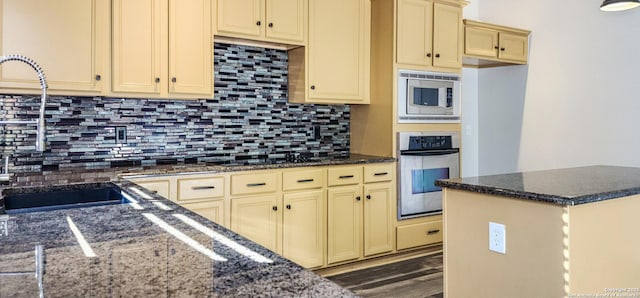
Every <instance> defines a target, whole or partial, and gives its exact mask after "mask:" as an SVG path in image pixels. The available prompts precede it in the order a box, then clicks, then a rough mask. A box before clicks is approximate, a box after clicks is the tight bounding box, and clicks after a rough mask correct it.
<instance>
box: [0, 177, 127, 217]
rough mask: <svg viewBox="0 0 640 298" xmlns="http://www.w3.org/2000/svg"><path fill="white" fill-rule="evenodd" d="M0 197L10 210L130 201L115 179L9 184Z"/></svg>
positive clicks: (10, 212) (45, 209)
mask: <svg viewBox="0 0 640 298" xmlns="http://www.w3.org/2000/svg"><path fill="white" fill-rule="evenodd" d="M1 197H2V201H4V211H5V213H7V214H16V213H27V212H40V211H49V210H59V209H70V208H83V207H93V206H101V205H114V204H125V203H129V201H128V200H127V199H125V198H124V197H123V196H122V194H121V190H120V188H118V187H117V186H115V185H114V184H112V183H91V184H78V185H65V186H52V187H46V188H9V189H5V190H3V191H2V196H1ZM0 210H1V208H0Z"/></svg>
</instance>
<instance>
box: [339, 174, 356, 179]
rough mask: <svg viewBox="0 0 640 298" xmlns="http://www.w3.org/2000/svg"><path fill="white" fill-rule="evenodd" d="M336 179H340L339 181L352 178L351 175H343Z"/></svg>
mask: <svg viewBox="0 0 640 298" xmlns="http://www.w3.org/2000/svg"><path fill="white" fill-rule="evenodd" d="M338 178H340V179H350V178H353V175H343V176H340V177H338Z"/></svg>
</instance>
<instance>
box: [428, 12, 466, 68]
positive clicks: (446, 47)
mask: <svg viewBox="0 0 640 298" xmlns="http://www.w3.org/2000/svg"><path fill="white" fill-rule="evenodd" d="M462 34H463V24H462V7H460V6H452V5H449V4H443V3H439V2H435V3H434V4H433V53H434V55H433V66H435V67H444V68H461V67H462Z"/></svg>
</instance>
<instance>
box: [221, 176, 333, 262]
mask: <svg viewBox="0 0 640 298" xmlns="http://www.w3.org/2000/svg"><path fill="white" fill-rule="evenodd" d="M322 173H323V171H322V170H320V171H318V170H287V171H285V172H284V174H283V173H282V172H281V171H257V172H254V173H251V174H234V175H232V176H231V193H232V195H233V194H238V193H240V194H245V195H247V196H243V197H232V198H231V229H232V230H233V231H234V232H237V233H238V234H240V235H243V236H245V237H247V238H249V239H251V240H253V241H255V242H256V243H258V244H260V245H262V246H264V247H266V248H268V249H271V250H273V251H275V252H277V253H279V254H281V255H283V256H284V257H286V258H288V259H290V260H292V261H294V262H296V263H298V264H300V265H301V266H304V267H306V268H313V267H320V266H322V265H323V264H324V243H325V242H324V237H325V236H324V233H325V228H324V227H325V222H326V220H325V218H326V215H325V211H324V210H325V208H324V204H325V203H324V202H325V197H326V194H325V191H324V189H323V188H322V181H323V179H322V178H323V176H322ZM281 176H283V177H284V178H283V180H284V181H285V183H284V185H283V187H280V186H281V185H282V184H281V183H280V182H281V179H280V177H281ZM283 189H285V190H295V191H285V192H283V191H282V190H283ZM260 193H262V194H260Z"/></svg>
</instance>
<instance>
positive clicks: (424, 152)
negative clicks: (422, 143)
mask: <svg viewBox="0 0 640 298" xmlns="http://www.w3.org/2000/svg"><path fill="white" fill-rule="evenodd" d="M459 152H460V149H458V148H456V149H443V150H402V151H400V155H407V156H438V155H448V154H455V153H459Z"/></svg>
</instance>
